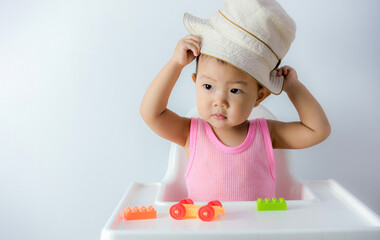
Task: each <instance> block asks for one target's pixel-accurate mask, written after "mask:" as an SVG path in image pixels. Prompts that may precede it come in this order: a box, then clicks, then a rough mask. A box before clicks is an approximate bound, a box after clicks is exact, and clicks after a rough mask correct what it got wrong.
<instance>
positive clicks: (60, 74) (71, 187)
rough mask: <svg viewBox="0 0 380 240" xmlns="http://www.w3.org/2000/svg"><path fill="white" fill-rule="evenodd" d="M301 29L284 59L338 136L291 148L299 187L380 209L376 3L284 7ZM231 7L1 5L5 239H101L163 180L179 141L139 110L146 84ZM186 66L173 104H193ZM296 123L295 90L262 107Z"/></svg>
mask: <svg viewBox="0 0 380 240" xmlns="http://www.w3.org/2000/svg"><path fill="white" fill-rule="evenodd" d="M280 2H281V3H282V5H283V6H284V8H285V9H286V10H287V11H288V13H289V14H290V15H291V16H292V17H293V18H294V20H295V21H296V23H297V37H296V40H295V42H294V44H293V46H292V48H291V50H290V52H289V54H288V55H287V57H286V58H285V59H284V61H283V63H284V64H288V65H291V66H293V67H295V68H296V70H297V71H298V76H299V79H300V80H301V81H302V82H303V83H304V84H305V85H306V86H307V87H308V88H309V90H310V91H311V92H312V93H313V94H314V96H315V97H316V98H317V99H318V100H319V102H320V103H321V105H322V106H323V107H324V109H325V111H326V113H327V115H328V117H329V119H330V123H331V126H332V134H331V136H330V137H329V138H328V140H326V141H325V142H323V143H322V144H320V145H317V146H315V147H312V148H309V149H304V150H297V151H291V155H292V157H293V159H294V166H293V171H294V173H295V174H296V176H297V177H298V178H299V179H301V180H302V179H304V180H308V179H328V178H334V179H336V180H337V181H338V182H340V183H341V184H342V185H343V186H344V187H346V188H347V189H348V190H349V191H351V192H352V193H354V194H355V195H356V196H357V197H358V198H359V199H361V200H362V201H363V202H364V203H366V204H367V205H368V206H369V207H370V208H372V209H373V210H374V211H376V212H377V213H378V214H380V204H379V202H380V194H379V190H378V186H377V185H378V183H379V182H380V175H379V174H378V169H379V167H380V157H379V152H378V150H379V149H380V144H379V140H378V139H379V136H380V127H379V124H378V119H379V117H380V110H379V107H378V105H379V103H380V101H379V95H378V93H379V90H380V81H379V73H378V68H379V66H380V60H379V59H380V58H379V56H380V48H379V46H378V43H379V42H380V17H379V16H378V12H379V10H380V2H379V1H376V0H373V1H370V0H366V1H359V0H356V1H347V0H344V1H343V0H339V1H338V0H337V1H329V0H318V1H316V0H307V1H306V0H305V1H297V0H289V1H285V0H282V1H280ZM222 3H223V0H212V1H211V0H208V1H203V0H192V1H176V0H172V1H169V0H161V1H154V0H149V1H146V0H144V1H142V0H141V1H137V0H134V1H126V0H124V1H122V0H119V1H98V0H95V1H57V2H55V1H27V0H19V1H0V239H97V238H99V237H100V231H101V229H102V227H103V226H104V224H105V223H106V221H107V219H108V217H109V216H110V214H111V213H112V211H113V209H114V208H115V207H116V204H117V203H118V201H119V200H120V198H121V196H122V195H123V193H124V191H125V190H126V188H127V187H128V185H129V184H130V183H131V182H133V181H141V182H155V181H159V180H160V179H161V178H162V177H163V175H164V173H165V170H166V164H167V158H168V152H169V146H170V143H169V142H167V141H165V140H163V139H161V138H159V137H158V136H156V135H155V134H154V133H153V132H152V131H151V130H150V129H149V128H148V127H147V126H146V125H145V124H144V122H143V120H142V119H141V117H140V115H139V104H140V101H141V99H142V96H143V94H144V91H145V90H146V88H147V86H148V84H149V83H150V81H151V80H152V79H153V78H154V76H155V75H156V74H157V73H158V71H159V70H160V69H161V68H162V66H163V65H164V64H165V63H166V62H167V61H168V60H169V59H170V57H171V55H172V52H173V50H174V47H175V45H176V43H177V41H178V40H179V39H180V38H182V37H183V36H185V35H186V34H187V33H186V31H185V28H184V27H183V25H182V16H183V13H184V12H185V11H189V12H190V13H192V14H194V15H196V16H199V17H204V18H207V17H208V16H210V15H211V14H213V13H214V12H216V11H217V10H218V9H219V8H220V7H221V6H222ZM193 69H194V63H192V64H190V66H189V67H187V68H186V69H185V70H184V71H183V74H182V75H181V77H180V79H179V80H178V84H177V85H176V86H175V89H174V92H173V94H172V97H171V99H170V103H169V105H170V106H169V107H170V108H171V109H173V110H174V111H176V112H178V113H179V114H182V115H183V114H185V113H186V112H187V111H188V110H189V109H190V108H192V107H193V106H194V105H195V94H194V91H193V83H192V81H191V78H190V74H191V73H192V72H193ZM264 105H265V106H267V107H268V108H269V109H270V110H271V111H272V112H273V113H274V114H275V115H276V116H277V117H278V118H279V119H280V120H284V121H292V120H296V119H297V113H296V112H295V110H294V108H293V107H292V105H291V103H290V101H289V100H288V99H287V97H286V94H283V95H281V96H277V97H276V96H271V97H270V98H269V99H267V100H266V101H265V103H264Z"/></svg>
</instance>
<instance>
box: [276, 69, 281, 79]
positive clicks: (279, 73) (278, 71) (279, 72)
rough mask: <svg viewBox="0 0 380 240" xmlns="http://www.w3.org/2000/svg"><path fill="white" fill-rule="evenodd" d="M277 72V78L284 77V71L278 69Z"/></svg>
mask: <svg viewBox="0 0 380 240" xmlns="http://www.w3.org/2000/svg"><path fill="white" fill-rule="evenodd" d="M276 71H277V77H279V76H281V75H282V69H281V68H277V69H276Z"/></svg>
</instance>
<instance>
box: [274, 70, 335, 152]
mask: <svg viewBox="0 0 380 240" xmlns="http://www.w3.org/2000/svg"><path fill="white" fill-rule="evenodd" d="M277 74H278V76H281V74H283V75H284V76H285V80H284V81H285V82H284V89H283V90H284V91H285V92H286V93H287V94H288V97H289V99H290V101H291V102H292V103H293V105H294V107H295V108H296V110H297V112H298V115H299V118H300V121H299V122H280V121H274V120H268V127H269V131H270V134H271V138H272V144H273V148H288V149H296V148H306V147H311V146H313V145H316V144H318V143H320V142H322V141H323V140H325V139H326V138H327V137H328V136H329V135H330V132H331V128H330V124H329V121H328V119H327V117H326V114H325V112H324V111H323V109H322V107H321V106H320V105H319V103H318V101H317V100H316V99H315V98H314V97H313V95H311V93H310V92H309V91H308V90H307V88H306V87H305V86H304V85H303V84H302V83H301V82H300V81H299V80H298V77H297V73H296V71H295V70H294V69H293V68H291V67H289V66H285V67H282V68H280V69H279V71H278V73H277Z"/></svg>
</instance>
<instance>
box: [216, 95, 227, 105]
mask: <svg viewBox="0 0 380 240" xmlns="http://www.w3.org/2000/svg"><path fill="white" fill-rule="evenodd" d="M214 107H224V108H227V107H228V101H227V97H226V96H225V94H223V93H216V94H215V98H214Z"/></svg>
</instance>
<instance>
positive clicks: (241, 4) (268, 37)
mask: <svg viewBox="0 0 380 240" xmlns="http://www.w3.org/2000/svg"><path fill="white" fill-rule="evenodd" d="M220 11H221V13H222V14H223V15H225V16H226V17H227V18H228V19H229V20H230V21H232V22H233V23H234V24H236V25H238V26H239V27H241V28H243V29H245V30H246V31H247V32H249V33H251V34H253V35H254V36H256V37H257V38H259V39H261V40H262V41H263V42H265V43H266V44H267V45H268V46H269V47H270V48H271V50H273V51H274V54H275V55H277V57H278V58H279V59H282V58H283V57H284V56H285V55H286V53H287V52H288V50H289V48H290V45H291V43H292V42H293V41H294V39H295V32H296V24H295V22H294V21H293V19H292V18H291V17H290V16H289V15H288V14H287V13H286V12H285V10H284V9H283V8H282V6H281V5H280V4H279V3H278V2H277V1H275V0H226V1H225V3H224V6H223V8H222V9H221V10H220Z"/></svg>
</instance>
